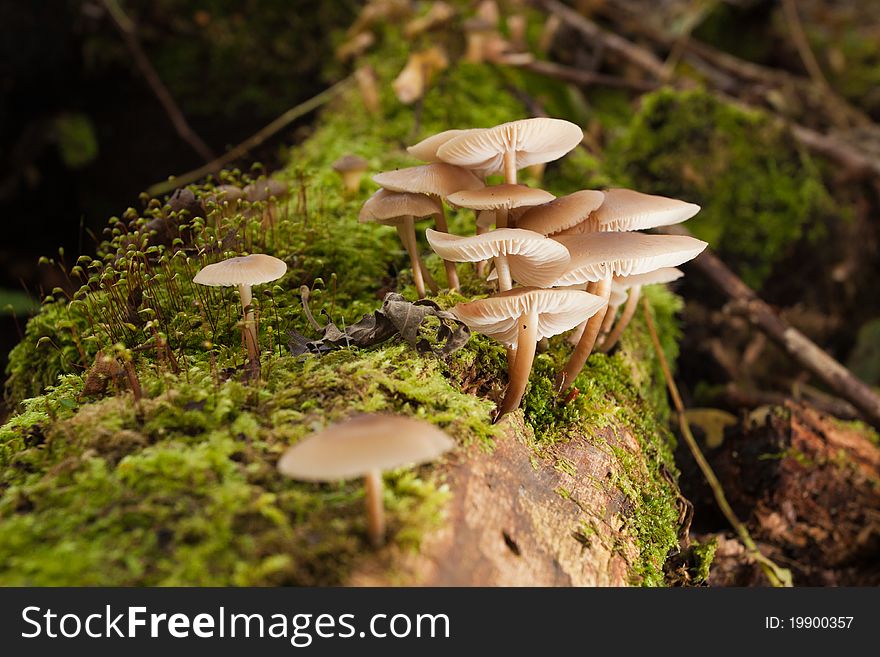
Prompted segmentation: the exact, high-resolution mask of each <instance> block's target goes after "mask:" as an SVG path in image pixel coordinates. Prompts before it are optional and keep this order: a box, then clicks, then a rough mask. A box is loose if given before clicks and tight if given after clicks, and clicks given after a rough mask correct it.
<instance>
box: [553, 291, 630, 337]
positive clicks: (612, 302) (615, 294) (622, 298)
mask: <svg viewBox="0 0 880 657" xmlns="http://www.w3.org/2000/svg"><path fill="white" fill-rule="evenodd" d="M615 280H616V279H612V280H611V296H609V297H608V310H607V311H605V318H604V319H603V320H602V328H601V329H599V340H601V339H602V336H603V335H605V334H606V333H608V331H610V330H611V324H613V323H614V317H615V315H616V314H617V309H618V308H620V306H622V305H623V304H624V303H626V290H624V289H623V288H621V287H620V286H619V285H617V283H615ZM572 287H573V288H575V289H580V287H581V286H579V285H573V286H572ZM595 289H596V284H595V283H592V284H588V285H587V292H590V293H591V294H592V293H593V291H595ZM586 327H587V323H586V322H583V323H581V324H578V327H577V328H576V329H575V330H574V331H572V332H571V333H570V334H569V336H568V337H567V338H566V341H567V342H568V344H570V345H571V346H572V347H574V346H575V345H577V343H578V342H579V341H580V339H581V336H582V335H583V334H584V329H585V328H586Z"/></svg>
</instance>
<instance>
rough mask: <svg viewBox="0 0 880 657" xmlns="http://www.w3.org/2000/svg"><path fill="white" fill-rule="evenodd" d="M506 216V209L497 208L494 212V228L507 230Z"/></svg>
mask: <svg viewBox="0 0 880 657" xmlns="http://www.w3.org/2000/svg"><path fill="white" fill-rule="evenodd" d="M508 214H509V211H508V209H507V208H497V209H496V210H495V228H507V217H508Z"/></svg>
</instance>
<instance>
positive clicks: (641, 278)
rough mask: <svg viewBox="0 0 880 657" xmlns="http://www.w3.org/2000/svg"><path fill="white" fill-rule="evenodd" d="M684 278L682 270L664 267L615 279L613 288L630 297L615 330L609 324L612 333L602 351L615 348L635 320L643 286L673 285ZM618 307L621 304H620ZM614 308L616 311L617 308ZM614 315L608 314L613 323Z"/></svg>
mask: <svg viewBox="0 0 880 657" xmlns="http://www.w3.org/2000/svg"><path fill="white" fill-rule="evenodd" d="M682 276H684V272H683V271H682V270H681V269H677V268H675V267H662V268H660V269H655V270H654V271H649V272H646V273H644V274H636V275H635V276H622V277H615V278H614V280H613V282H612V287H613V288H616V289H617V290H618V291H619V292H620V293H623V294H626V292H627V290H628V291H629V296H627V297H626V305H625V306H624V307H623V312H622V313H621V315H620V319H619V320H618V322H617V325H616V326H615V327H614V329H611V325H610V322H609V324H608V330H610V333H608V335H607V336H606V337H605V339H604V340H603V341H602V345H601V347H600V351H610V350H611V348H612V347H614V345H615V344H617V341H618V340H619V339H620V336H621V335H623V331H624V330H625V329H626V327H627V325H628V324H629V322H630V320H631V319H632V318H633V315H635V313H636V309H637V308H638V305H639V296H640V295H641V292H642V286H643V285H658V284H662V283H671V282H672V281H677V280H678V279H679V278H681V277H682ZM612 293H613V290H612ZM618 305H620V304H619V303H618ZM614 308H615V311H616V307H614ZM614 314H615V313H614V312H613V311H612V312H609V313H608V315H609V316H610V317H611V318H612V321H613V318H614ZM606 319H607V317H606ZM603 327H604V324H603ZM606 332H607V331H606Z"/></svg>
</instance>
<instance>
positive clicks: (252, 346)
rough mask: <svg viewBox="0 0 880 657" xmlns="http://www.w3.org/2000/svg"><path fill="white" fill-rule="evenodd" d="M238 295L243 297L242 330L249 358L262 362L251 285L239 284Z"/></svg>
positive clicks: (252, 360)
mask: <svg viewBox="0 0 880 657" xmlns="http://www.w3.org/2000/svg"><path fill="white" fill-rule="evenodd" d="M238 295H239V296H240V297H241V310H242V313H243V314H244V324H243V325H242V328H241V331H242V333H243V334H244V344H245V346H246V347H247V352H248V359H249V360H250V362H251V363H259V362H260V350H259V347H258V345H257V326H256V322H255V321H254V305H253V295H252V294H251V286H250V285H239V286H238Z"/></svg>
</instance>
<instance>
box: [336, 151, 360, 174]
mask: <svg viewBox="0 0 880 657" xmlns="http://www.w3.org/2000/svg"><path fill="white" fill-rule="evenodd" d="M369 164H370V163H369V162H367V161H366V160H365V159H364V158H362V157H361V156H359V155H352V154H351V153H349V154H348V155H343V156H342V157H340V158H339V159H338V160H336V161H335V162H334V163H333V164H332V165H331V166H332V167H333V170H334V171H338V172H339V173H347V172H349V171H366V170H367V167H368V166H369Z"/></svg>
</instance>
